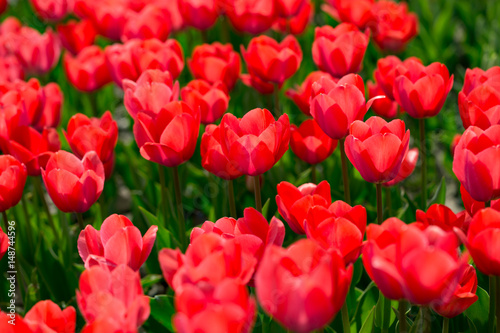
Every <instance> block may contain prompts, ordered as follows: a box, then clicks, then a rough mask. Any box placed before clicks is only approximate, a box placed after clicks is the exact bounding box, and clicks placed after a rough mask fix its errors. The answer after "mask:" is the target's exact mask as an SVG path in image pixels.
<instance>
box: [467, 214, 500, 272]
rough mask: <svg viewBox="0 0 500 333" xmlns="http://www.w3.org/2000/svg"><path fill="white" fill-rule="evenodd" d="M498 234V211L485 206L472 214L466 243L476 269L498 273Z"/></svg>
mask: <svg viewBox="0 0 500 333" xmlns="http://www.w3.org/2000/svg"><path fill="white" fill-rule="evenodd" d="M499 235H500V212H499V211H497V210H495V209H493V208H485V209H482V210H480V211H478V212H477V213H476V214H475V215H474V217H473V218H472V221H471V222H470V225H469V232H468V234H467V244H466V245H467V249H468V250H469V251H470V254H471V256H472V259H474V263H475V264H476V267H477V269H478V270H479V271H480V272H481V273H483V274H485V275H495V276H499V275H500V259H499V258H498V247H499V242H498V237H499Z"/></svg>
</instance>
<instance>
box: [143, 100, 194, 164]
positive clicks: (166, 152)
mask: <svg viewBox="0 0 500 333" xmlns="http://www.w3.org/2000/svg"><path fill="white" fill-rule="evenodd" d="M199 128H200V112H199V110H196V111H195V110H193V109H191V108H190V107H189V106H188V105H187V104H186V103H184V102H170V103H169V104H167V105H165V106H164V107H163V108H162V109H161V110H160V112H159V113H157V114H148V113H146V112H140V113H139V114H138V115H137V118H136V120H135V123H134V136H135V140H136V142H137V145H138V146H139V149H140V152H141V156H142V157H144V158H145V159H147V160H148V161H152V162H155V163H158V164H162V165H165V166H167V167H174V166H178V165H180V164H182V163H184V162H186V161H187V160H189V159H190V158H191V156H193V153H194V150H195V148H196V142H197V140H198V132H199ZM180 135H182V136H180Z"/></svg>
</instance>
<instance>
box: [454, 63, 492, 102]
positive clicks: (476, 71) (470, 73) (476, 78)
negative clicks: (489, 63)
mask: <svg viewBox="0 0 500 333" xmlns="http://www.w3.org/2000/svg"><path fill="white" fill-rule="evenodd" d="M482 85H487V86H490V87H494V88H497V89H498V88H500V67H499V66H493V67H491V68H490V69H488V70H486V71H484V70H482V69H481V68H473V69H470V68H467V69H466V70H465V79H464V86H463V88H462V91H461V92H460V93H459V98H460V94H464V95H465V96H468V95H469V94H470V93H471V92H472V91H473V90H474V89H475V88H477V87H479V86H482Z"/></svg>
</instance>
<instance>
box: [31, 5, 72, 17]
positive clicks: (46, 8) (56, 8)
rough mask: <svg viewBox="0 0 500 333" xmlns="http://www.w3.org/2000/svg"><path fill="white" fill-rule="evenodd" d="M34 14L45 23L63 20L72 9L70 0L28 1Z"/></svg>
mask: <svg viewBox="0 0 500 333" xmlns="http://www.w3.org/2000/svg"><path fill="white" fill-rule="evenodd" d="M30 2H31V4H32V5H33V8H34V9H35V12H36V14H37V15H38V16H40V18H42V19H43V20H47V21H59V20H61V19H63V18H64V17H65V16H66V15H67V14H68V13H69V12H70V11H71V10H72V9H73V8H72V6H73V1H71V0H30Z"/></svg>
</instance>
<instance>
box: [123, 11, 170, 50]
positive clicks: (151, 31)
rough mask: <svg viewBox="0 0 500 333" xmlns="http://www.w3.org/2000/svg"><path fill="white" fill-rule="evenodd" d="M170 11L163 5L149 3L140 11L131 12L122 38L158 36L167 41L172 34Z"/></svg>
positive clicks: (124, 39)
mask: <svg viewBox="0 0 500 333" xmlns="http://www.w3.org/2000/svg"><path fill="white" fill-rule="evenodd" d="M169 16H170V12H169V11H168V10H167V9H165V8H162V6H161V5H156V4H149V5H147V6H145V7H144V8H143V9H142V10H141V11H140V12H138V13H130V15H129V16H128V18H127V23H126V24H125V26H124V27H123V32H122V36H121V40H122V41H123V42H126V41H127V40H130V39H134V38H138V39H150V38H157V39H159V40H161V41H165V40H167V38H168V35H169V34H170V22H169Z"/></svg>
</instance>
